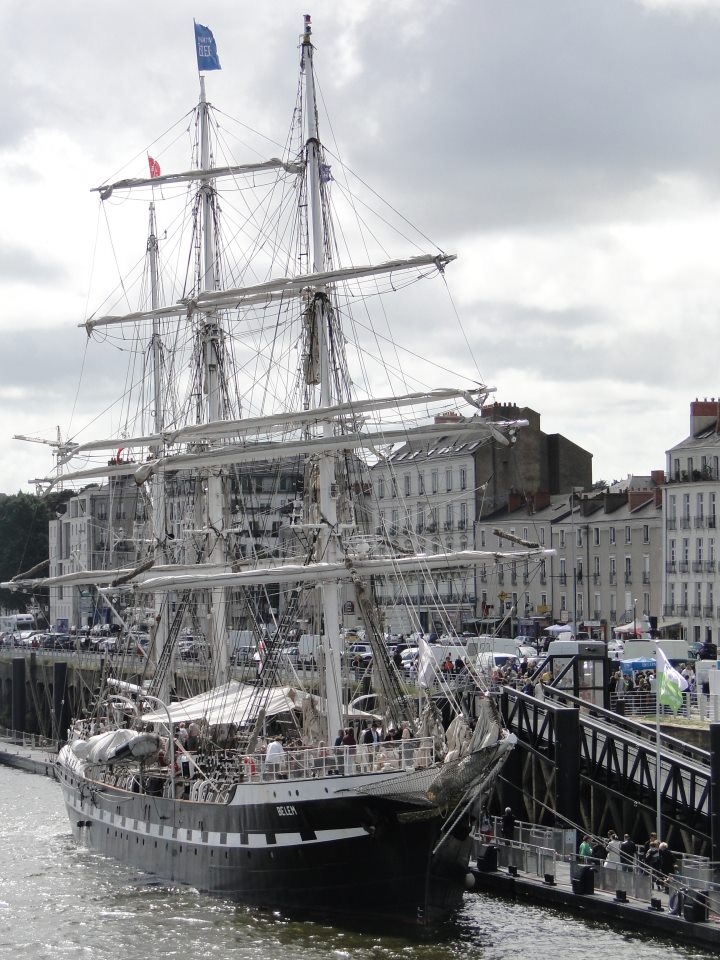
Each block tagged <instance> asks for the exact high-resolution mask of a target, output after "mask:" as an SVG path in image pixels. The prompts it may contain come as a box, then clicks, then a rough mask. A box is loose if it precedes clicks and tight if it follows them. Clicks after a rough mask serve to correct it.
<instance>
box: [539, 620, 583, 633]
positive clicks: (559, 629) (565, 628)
mask: <svg viewBox="0 0 720 960" xmlns="http://www.w3.org/2000/svg"><path fill="white" fill-rule="evenodd" d="M543 633H554V634H558V633H572V634H573V635H574V634H575V624H574V623H554V624H553V625H552V626H551V627H545V629H544V630H543Z"/></svg>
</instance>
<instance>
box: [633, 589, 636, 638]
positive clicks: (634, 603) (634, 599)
mask: <svg viewBox="0 0 720 960" xmlns="http://www.w3.org/2000/svg"><path fill="white" fill-rule="evenodd" d="M636 607H637V597H633V636H634V637H637V616H636V613H635V610H636Z"/></svg>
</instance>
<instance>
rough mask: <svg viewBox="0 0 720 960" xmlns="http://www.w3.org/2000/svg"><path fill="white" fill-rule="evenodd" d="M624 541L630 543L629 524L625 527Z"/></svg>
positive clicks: (630, 530)
mask: <svg viewBox="0 0 720 960" xmlns="http://www.w3.org/2000/svg"><path fill="white" fill-rule="evenodd" d="M625 543H632V529H631V528H630V526H629V525H628V526H626V527H625Z"/></svg>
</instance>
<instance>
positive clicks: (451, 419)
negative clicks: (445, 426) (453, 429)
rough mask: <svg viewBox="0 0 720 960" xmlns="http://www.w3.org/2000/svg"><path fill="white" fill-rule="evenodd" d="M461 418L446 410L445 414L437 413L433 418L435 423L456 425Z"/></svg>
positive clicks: (454, 412)
mask: <svg viewBox="0 0 720 960" xmlns="http://www.w3.org/2000/svg"><path fill="white" fill-rule="evenodd" d="M459 420H462V417H461V416H460V414H459V413H457V412H456V411H455V410H448V411H447V412H446V413H439V414H438V415H437V416H436V417H435V423H457V422H458V421H459Z"/></svg>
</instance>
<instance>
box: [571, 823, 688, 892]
mask: <svg viewBox="0 0 720 960" xmlns="http://www.w3.org/2000/svg"><path fill="white" fill-rule="evenodd" d="M578 858H579V860H580V861H581V862H582V863H587V864H597V865H598V866H600V865H602V866H604V867H614V868H615V869H620V870H624V871H627V872H630V871H631V870H636V869H641V870H647V871H648V872H649V873H650V876H651V877H652V882H653V886H654V887H656V888H657V889H658V890H665V891H668V890H669V881H670V877H671V876H672V874H674V873H675V872H676V871H677V861H676V858H675V854H674V853H673V852H672V850H671V849H670V848H669V847H668V845H667V843H665V842H664V841H663V842H660V841H658V838H657V835H656V834H654V833H651V834H650V836H649V837H648V839H647V840H646V841H645V843H644V844H642V845H638V844H636V843H635V841H634V840H633V839H632V837H631V836H630V835H629V834H627V833H626V834H624V836H623V839H622V840H621V839H620V837H619V836H618V834H617V833H616V832H615V831H614V830H609V831H608V834H607V838H606V839H601V838H599V837H598V838H596V839H594V840H593V839H592V838H591V837H589V836H584V837H583V839H582V842H581V843H580V847H579V850H578Z"/></svg>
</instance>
